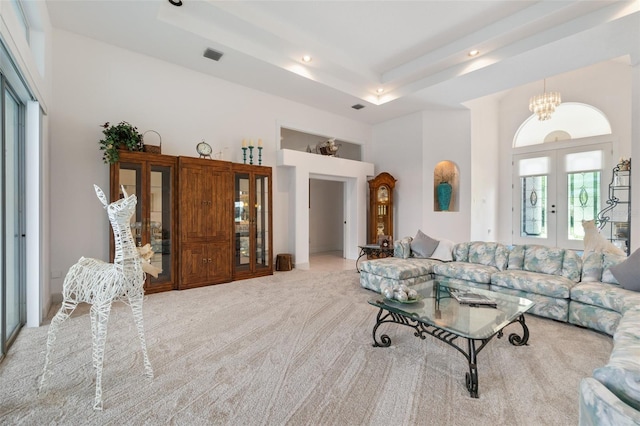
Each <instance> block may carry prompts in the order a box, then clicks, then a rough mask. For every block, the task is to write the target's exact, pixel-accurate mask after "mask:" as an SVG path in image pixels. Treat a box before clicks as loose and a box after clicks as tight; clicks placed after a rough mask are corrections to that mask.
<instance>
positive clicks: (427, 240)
mask: <svg viewBox="0 0 640 426" xmlns="http://www.w3.org/2000/svg"><path fill="white" fill-rule="evenodd" d="M438 243H439V241H438V240H434V239H433V238H431V237H430V236H428V235H425V234H424V233H423V232H422V231H420V230H418V233H417V234H416V237H415V238H414V239H413V241H411V252H412V253H413V256H414V257H420V258H427V257H429V256H431V255H432V254H433V252H434V251H435V250H436V247H438Z"/></svg>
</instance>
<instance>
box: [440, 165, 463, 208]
mask: <svg viewBox="0 0 640 426" xmlns="http://www.w3.org/2000/svg"><path fill="white" fill-rule="evenodd" d="M459 176H460V174H459V172H458V166H457V165H456V164H455V163H454V162H452V161H449V160H445V161H441V162H439V163H438V164H436V167H435V168H434V169H433V211H436V212H457V211H458V209H459V198H460V196H459V195H460V190H459V187H460V185H459Z"/></svg>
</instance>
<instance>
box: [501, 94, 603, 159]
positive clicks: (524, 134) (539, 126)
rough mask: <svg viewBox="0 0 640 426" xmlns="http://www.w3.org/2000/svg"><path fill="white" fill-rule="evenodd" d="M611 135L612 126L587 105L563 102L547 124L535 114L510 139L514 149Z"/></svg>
mask: <svg viewBox="0 0 640 426" xmlns="http://www.w3.org/2000/svg"><path fill="white" fill-rule="evenodd" d="M610 134H611V124H609V120H608V119H607V117H606V116H605V115H604V114H603V113H602V111H600V110H599V109H597V108H595V107H593V106H591V105H587V104H582V103H578V102H564V103H562V104H560V105H558V107H557V108H556V110H555V112H554V113H553V115H552V116H551V119H550V120H546V121H540V120H538V118H537V116H536V115H535V114H532V115H531V117H529V118H528V119H526V120H525V121H524V123H522V125H521V126H520V128H519V129H518V131H517V132H516V135H515V137H514V138H513V147H514V148H518V147H523V146H528V145H537V144H542V143H545V142H556V141H562V140H569V139H579V138H586V137H590V136H599V135H610Z"/></svg>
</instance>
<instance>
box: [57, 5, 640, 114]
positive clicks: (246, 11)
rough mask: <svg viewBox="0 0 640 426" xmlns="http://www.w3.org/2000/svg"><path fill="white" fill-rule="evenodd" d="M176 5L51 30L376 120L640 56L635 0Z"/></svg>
mask: <svg viewBox="0 0 640 426" xmlns="http://www.w3.org/2000/svg"><path fill="white" fill-rule="evenodd" d="M182 3H183V5H182V6H180V7H176V6H173V5H172V4H171V3H170V2H169V1H168V0H143V1H99V0H91V1H89V0H85V1H68V0H48V1H47V5H48V8H49V13H50V17H51V22H52V25H53V26H54V27H55V28H60V29H64V30H67V31H71V32H75V33H78V34H81V35H85V36H88V37H91V38H94V39H97V40H100V41H103V42H105V43H109V44H113V45H116V46H120V47H123V48H126V49H129V50H132V51H135V52H139V53H143V54H146V55H149V56H152V57H156V58H158V59H161V60H164V61H167V62H171V63H174V64H177V65H181V66H184V67H186V68H190V69H193V70H196V71H199V72H203V73H206V74H210V75H212V76H215V77H218V78H221V79H224V80H228V81H231V82H234V83H237V84H241V85H243V86H247V87H251V88H254V89H257V90H261V91H264V92H268V93H272V94H275V95H278V96H281V97H284V98H288V99H291V100H293V101H296V102H300V103H303V104H307V105H310V106H313V107H316V108H320V109H323V110H327V111H330V112H333V113H336V114H340V115H343V116H347V117H350V118H353V119H356V120H362V121H365V122H369V123H377V122H381V121H385V120H388V119H391V118H394V117H398V116H401V115H404V114H407V113H411V112H415V111H420V110H425V109H435V108H460V107H461V103H462V102H465V101H468V100H471V99H475V98H478V97H481V96H486V95H491V94H494V93H497V92H500V91H503V90H507V89H510V88H513V87H516V86H519V85H522V84H525V83H529V82H532V81H537V80H542V79H543V78H546V77H549V76H552V75H556V74H559V73H562V72H567V71H571V70H575V69H578V68H582V67H584V66H588V65H591V64H594V63H597V62H602V61H606V60H611V59H614V58H618V57H621V56H625V55H628V56H627V58H628V60H629V61H630V62H631V63H637V62H638V61H640V0H634V1H513V0H509V1H444V0H443V1H208V0H182ZM207 48H211V49H214V50H217V51H219V52H222V53H223V54H224V55H223V57H222V58H221V59H220V61H218V62H216V61H212V60H210V59H207V58H205V57H203V53H204V51H205V50H206V49H207ZM472 49H478V50H479V51H480V54H479V55H478V56H476V57H470V56H469V55H468V52H469V51H470V50H472ZM305 54H308V55H310V56H311V57H312V61H311V62H309V63H304V62H303V61H302V60H301V58H302V56H303V55H305ZM379 88H382V89H383V90H384V91H383V92H382V93H381V94H379V93H377V90H378V89H379ZM354 104H362V105H364V106H365V108H363V109H361V110H357V111H356V110H354V109H352V108H351V106H352V105H354Z"/></svg>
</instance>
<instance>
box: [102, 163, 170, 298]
mask: <svg viewBox="0 0 640 426" xmlns="http://www.w3.org/2000/svg"><path fill="white" fill-rule="evenodd" d="M176 166H177V158H176V157H173V156H170V155H160V154H149V153H144V152H129V151H122V152H120V161H119V162H117V163H115V164H112V165H111V167H110V188H111V189H110V192H111V200H117V199H119V198H121V196H122V195H121V194H122V192H121V188H120V186H121V185H122V186H124V188H125V190H126V191H127V193H128V194H129V195H131V194H136V196H137V197H138V203H137V206H136V213H135V215H134V216H133V217H132V218H131V231H132V233H133V236H134V239H135V242H136V246H138V247H142V246H144V245H145V244H147V243H148V244H150V245H151V249H152V250H153V251H154V255H153V257H152V258H151V263H152V264H154V265H155V266H157V267H158V268H161V269H162V272H161V273H160V274H158V277H157V278H154V277H152V276H151V275H147V279H146V281H145V284H144V290H145V293H156V292H160V291H167V290H174V289H176V288H177V274H176V270H177V257H176V253H177V249H176V248H177V238H176V229H177V228H176V223H177V221H176V218H177V211H176V202H175V201H176V187H177V180H176V179H177V174H176ZM114 250H115V247H114V241H113V232H112V233H111V238H110V258H111V261H112V262H113V257H114Z"/></svg>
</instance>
